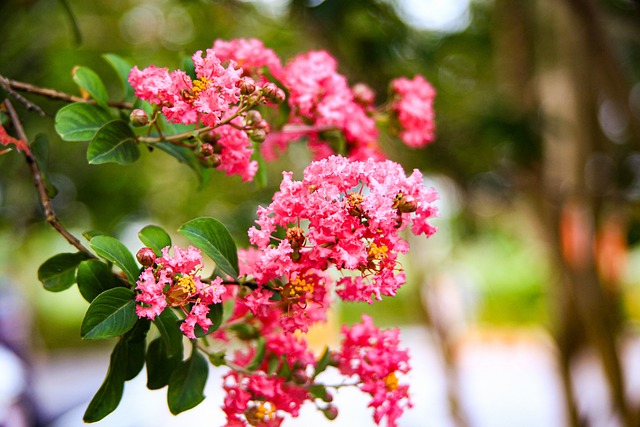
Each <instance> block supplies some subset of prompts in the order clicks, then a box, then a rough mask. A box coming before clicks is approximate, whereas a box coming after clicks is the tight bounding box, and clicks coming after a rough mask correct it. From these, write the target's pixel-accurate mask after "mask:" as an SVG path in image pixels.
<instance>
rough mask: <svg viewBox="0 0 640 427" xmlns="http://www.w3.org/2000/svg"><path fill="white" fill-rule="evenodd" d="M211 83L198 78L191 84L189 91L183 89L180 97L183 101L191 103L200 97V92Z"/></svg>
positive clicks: (203, 78) (205, 79) (204, 78)
mask: <svg viewBox="0 0 640 427" xmlns="http://www.w3.org/2000/svg"><path fill="white" fill-rule="evenodd" d="M210 84H211V81H209V79H207V78H206V77H204V76H203V77H200V78H199V79H196V80H194V81H192V82H191V89H183V91H182V97H183V98H184V100H185V101H187V102H190V103H192V102H193V101H195V100H196V99H198V97H199V96H200V92H202V91H203V90H205V89H206V88H208V87H209V85H210Z"/></svg>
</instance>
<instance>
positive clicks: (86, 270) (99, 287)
mask: <svg viewBox="0 0 640 427" xmlns="http://www.w3.org/2000/svg"><path fill="white" fill-rule="evenodd" d="M76 281H77V283H78V289H79V290H80V294H81V295H82V297H83V298H84V299H85V300H87V301H88V302H91V301H93V300H94V299H95V297H97V296H98V295H100V294H101V293H103V292H104V291H106V290H107V289H113V288H117V287H118V286H121V285H122V282H121V281H119V280H118V279H117V278H116V276H114V275H113V272H112V271H111V268H109V266H108V265H107V264H105V263H104V262H102V261H100V260H97V259H89V260H86V261H82V262H81V263H80V265H79V266H78V273H77V274H76Z"/></svg>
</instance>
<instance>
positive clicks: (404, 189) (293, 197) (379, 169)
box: [249, 156, 437, 302]
mask: <svg viewBox="0 0 640 427" xmlns="http://www.w3.org/2000/svg"><path fill="white" fill-rule="evenodd" d="M436 200H437V193H436V192H435V190H433V189H432V188H426V187H424V186H423V185H422V175H421V174H420V172H418V171H414V172H413V174H412V175H411V176H410V177H408V178H407V177H406V176H405V173H404V170H403V169H402V167H401V166H400V165H398V164H397V163H394V162H391V161H384V162H376V161H373V160H371V159H369V160H368V161H366V162H360V161H349V160H348V159H345V158H343V157H339V156H332V157H329V158H326V159H323V160H320V161H316V162H312V163H311V164H310V165H309V166H308V167H307V168H306V169H305V171H304V176H303V179H302V181H294V180H293V179H292V174H291V173H287V172H285V173H283V179H282V182H281V184H280V191H278V192H277V193H276V194H275V195H274V196H273V202H272V203H271V204H270V205H269V206H268V207H266V208H264V207H261V208H259V209H258V219H257V221H256V223H257V225H258V227H259V228H258V227H252V228H251V229H250V230H249V240H250V241H251V243H253V244H254V245H256V246H257V247H258V249H259V250H261V251H262V256H261V258H260V259H259V260H257V261H256V262H255V267H254V268H255V270H254V271H253V275H254V277H255V279H256V280H257V282H258V283H259V284H266V283H267V282H269V281H271V280H273V279H276V278H279V277H283V276H284V277H285V278H286V282H285V283H287V282H289V283H291V281H292V280H296V278H299V277H303V275H305V274H307V272H310V271H324V270H326V269H327V268H328V267H329V266H331V265H333V266H334V267H335V268H337V269H338V270H340V271H342V272H347V271H352V272H355V273H356V275H355V276H353V275H345V277H343V278H342V279H340V280H339V288H338V294H339V295H340V296H341V297H342V298H344V299H346V300H358V301H368V302H371V301H372V300H371V298H372V296H373V297H374V298H375V299H377V300H379V299H381V297H382V295H394V294H395V292H396V290H397V289H398V287H399V286H401V285H402V284H403V283H404V281H405V276H404V273H403V271H402V268H401V266H400V265H399V263H398V262H397V257H398V255H399V254H402V253H406V252H407V251H408V248H409V247H408V244H407V242H406V241H405V240H403V239H402V238H401V237H400V235H399V234H398V232H399V231H401V230H403V229H404V228H406V227H407V225H408V224H411V225H412V227H411V230H412V231H413V232H414V233H415V234H426V235H430V234H432V233H434V232H435V230H436V229H435V227H433V226H432V225H430V224H429V223H428V220H429V219H431V218H432V217H434V216H435V215H436V214H437V208H436V206H435V204H434V203H435V201H436ZM298 224H302V225H303V226H300V225H298ZM278 227H282V228H284V230H285V237H284V238H276V237H274V233H275V231H276V230H277V229H278ZM274 244H275V246H274Z"/></svg>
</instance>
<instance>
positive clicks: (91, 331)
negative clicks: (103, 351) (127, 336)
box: [80, 288, 138, 340]
mask: <svg viewBox="0 0 640 427" xmlns="http://www.w3.org/2000/svg"><path fill="white" fill-rule="evenodd" d="M135 306H136V301H135V299H134V293H133V291H132V290H130V289H127V288H113V289H109V290H107V291H104V292H103V293H101V294H100V295H98V296H97V297H96V298H95V299H94V300H93V302H92V303H91V305H90V306H89V308H88V309H87V313H86V314H85V316H84V319H83V320H82V326H81V327H80V335H81V336H82V338H84V339H85V340H97V339H103V338H112V337H117V336H119V335H122V334H124V333H125V332H127V331H129V330H130V329H131V328H132V327H133V325H135V323H136V321H137V320H138V316H137V315H136V308H135Z"/></svg>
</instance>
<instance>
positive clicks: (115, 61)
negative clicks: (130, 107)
mask: <svg viewBox="0 0 640 427" xmlns="http://www.w3.org/2000/svg"><path fill="white" fill-rule="evenodd" d="M102 57H103V58H104V60H105V61H107V62H108V63H109V64H110V65H111V66H112V67H113V69H114V70H115V72H116V74H117V75H118V78H119V79H120V83H121V84H122V91H123V94H124V99H125V100H127V101H129V100H131V99H133V88H132V87H131V85H130V84H129V72H131V69H132V68H133V65H131V63H129V61H127V60H126V59H124V58H122V57H121V56H119V55H116V54H114V53H106V54H104V55H102Z"/></svg>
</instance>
